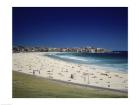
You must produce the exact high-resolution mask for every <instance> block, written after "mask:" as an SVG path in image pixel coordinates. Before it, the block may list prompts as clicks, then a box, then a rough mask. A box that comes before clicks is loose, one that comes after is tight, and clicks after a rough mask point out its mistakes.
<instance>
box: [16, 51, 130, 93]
mask: <svg viewBox="0 0 140 105" xmlns="http://www.w3.org/2000/svg"><path fill="white" fill-rule="evenodd" d="M49 53H50V52H49ZM44 54H47V53H46V52H39V53H38V52H36V53H13V70H14V71H18V72H22V73H26V74H31V75H36V76H40V77H44V78H49V79H52V80H53V79H54V80H58V81H64V82H68V83H75V84H81V85H88V86H94V87H101V88H107V89H115V90H124V91H128V88H127V85H128V84H127V74H122V73H116V72H112V71H105V70H98V69H95V70H92V69H91V68H89V67H87V66H85V65H83V64H74V63H69V62H65V61H62V60H58V59H53V58H50V57H47V56H43V55H44Z"/></svg>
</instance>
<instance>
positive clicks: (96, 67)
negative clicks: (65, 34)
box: [42, 52, 128, 74]
mask: <svg viewBox="0 0 140 105" xmlns="http://www.w3.org/2000/svg"><path fill="white" fill-rule="evenodd" d="M47 53H48V54H49V55H53V53H54V54H57V53H58V54H59V53H73V52H46V53H45V54H42V55H43V56H47ZM51 53H52V54H51ZM74 53H75V52H74ZM47 57H49V58H51V59H54V60H58V61H64V62H68V63H71V64H79V65H84V66H88V67H90V68H91V69H94V68H95V69H103V70H105V71H109V72H114V73H123V74H128V71H127V72H125V71H121V70H113V68H112V69H110V68H107V67H102V66H100V65H96V64H84V63H78V62H73V61H70V60H64V59H61V58H57V57H56V58H55V57H53V56H47Z"/></svg>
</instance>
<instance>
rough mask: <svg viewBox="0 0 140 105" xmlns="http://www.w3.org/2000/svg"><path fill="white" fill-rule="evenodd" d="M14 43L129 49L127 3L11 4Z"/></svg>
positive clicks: (115, 49) (35, 45) (38, 45)
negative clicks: (14, 5) (31, 5)
mask: <svg viewBox="0 0 140 105" xmlns="http://www.w3.org/2000/svg"><path fill="white" fill-rule="evenodd" d="M12 16H13V46H15V45H22V46H31V47H45V46H46V47H49V48H74V47H79V48H80V47H86V46H93V47H96V48H105V49H109V50H112V51H128V8H127V7H13V15H12Z"/></svg>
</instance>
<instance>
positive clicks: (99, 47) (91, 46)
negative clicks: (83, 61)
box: [13, 45, 128, 51]
mask: <svg viewBox="0 0 140 105" xmlns="http://www.w3.org/2000/svg"><path fill="white" fill-rule="evenodd" d="M18 46H23V47H29V48H30V47H44V48H87V47H92V48H103V47H96V46H79V47H78V46H77V47H48V46H28V45H13V47H18ZM104 49H106V48H104ZM107 50H111V51H128V50H112V49H107Z"/></svg>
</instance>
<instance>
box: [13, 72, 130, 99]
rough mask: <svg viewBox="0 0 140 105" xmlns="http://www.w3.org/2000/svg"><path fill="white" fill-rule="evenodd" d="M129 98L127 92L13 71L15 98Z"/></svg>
mask: <svg viewBox="0 0 140 105" xmlns="http://www.w3.org/2000/svg"><path fill="white" fill-rule="evenodd" d="M94 97H95V98H115V97H116V98H127V97H128V96H127V93H121V92H115V91H110V90H105V89H97V88H89V87H82V86H77V85H73V84H67V83H62V82H57V81H52V80H48V79H45V78H41V77H37V76H32V75H28V74H23V73H19V72H15V71H13V98H94Z"/></svg>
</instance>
